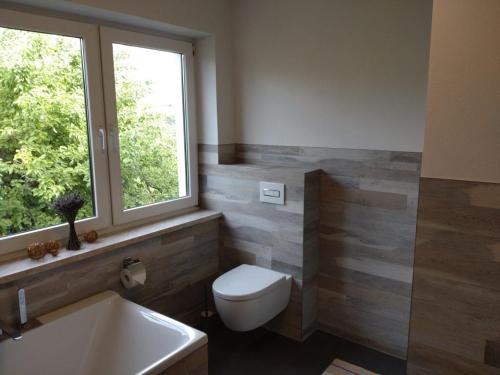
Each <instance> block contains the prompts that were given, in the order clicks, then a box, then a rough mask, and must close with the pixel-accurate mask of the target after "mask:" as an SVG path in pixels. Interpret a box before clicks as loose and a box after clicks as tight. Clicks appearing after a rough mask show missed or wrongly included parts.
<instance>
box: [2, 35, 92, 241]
mask: <svg viewBox="0 0 500 375" xmlns="http://www.w3.org/2000/svg"><path fill="white" fill-rule="evenodd" d="M83 72H84V71H83V67H82V47H81V40H80V39H79V38H72V37H65V36H59V35H51V34H43V33H36V32H29V31H22V30H15V29H7V28H0V237H2V236H7V235H9V234H14V233H19V232H23V231H29V230H33V229H38V228H43V227H47V226H50V225H54V224H59V223H61V219H60V218H59V217H58V216H57V215H56V214H55V213H54V211H53V210H52V202H53V200H54V199H55V198H56V197H57V196H59V195H62V194H66V193H68V192H70V191H78V192H79V193H80V194H81V195H82V197H83V198H84V199H85V202H86V203H85V206H84V207H83V208H82V210H81V211H80V213H79V216H78V218H79V219H81V218H86V217H91V216H94V204H93V192H92V188H91V186H92V183H91V175H92V173H91V170H90V166H91V163H90V157H89V142H88V131H87V116H86V103H85V87H84V76H83V74H84V73H83Z"/></svg>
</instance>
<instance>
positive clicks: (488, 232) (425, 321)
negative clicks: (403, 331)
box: [408, 178, 500, 375]
mask: <svg viewBox="0 0 500 375" xmlns="http://www.w3.org/2000/svg"><path fill="white" fill-rule="evenodd" d="M418 212H419V217H418V226H417V247H416V251H415V269H414V276H415V277H414V281H413V299H412V311H411V329H410V344H409V354H408V373H409V374H418V375H426V374H468V375H476V374H477V375H479V374H481V375H488V374H500V313H499V311H500V184H493V183H481V182H466V181H454V180H441V179H430V178H422V180H421V192H420V203H419V210H418Z"/></svg>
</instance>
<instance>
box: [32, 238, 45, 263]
mask: <svg viewBox="0 0 500 375" xmlns="http://www.w3.org/2000/svg"><path fill="white" fill-rule="evenodd" d="M45 254H47V249H46V247H45V244H44V243H42V242H34V243H32V244H31V245H29V246H28V256H29V257H30V258H31V259H35V260H37V259H42V258H43V257H44V256H45Z"/></svg>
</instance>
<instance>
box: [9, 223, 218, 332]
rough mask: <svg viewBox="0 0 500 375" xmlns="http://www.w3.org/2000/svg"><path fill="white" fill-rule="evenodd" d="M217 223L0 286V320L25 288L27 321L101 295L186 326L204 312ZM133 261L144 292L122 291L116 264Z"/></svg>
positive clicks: (12, 314) (13, 310) (12, 313)
mask: <svg viewBox="0 0 500 375" xmlns="http://www.w3.org/2000/svg"><path fill="white" fill-rule="evenodd" d="M218 252H219V221H218V220H217V219H216V220H211V221H208V222H205V223H200V224H195V225H193V226H191V227H187V228H184V229H181V230H179V231H175V232H172V233H168V234H165V235H163V236H159V237H155V238H152V239H149V240H146V241H143V242H140V243H138V244H135V245H130V246H126V247H124V248H123V249H119V250H115V251H112V252H110V253H108V254H104V255H101V256H96V257H94V258H90V259H88V260H84V261H81V262H78V263H74V264H71V265H65V266H62V267H59V268H56V269H53V270H50V271H47V272H42V273H39V274H37V275H35V276H31V277H27V278H25V279H20V280H17V281H14V282H10V283H7V284H3V285H0V317H2V320H4V319H5V320H12V321H15V319H17V289H18V288H25V290H26V300H27V304H28V314H29V316H30V317H32V318H33V317H37V316H40V315H41V314H44V313H47V312H50V311H53V310H55V309H58V308H60V307H63V306H66V305H68V304H71V303H73V302H76V301H79V300H81V299H83V298H86V297H89V296H91V295H94V294H96V293H99V292H102V291H104V290H114V291H116V292H118V293H120V294H122V295H125V296H126V297H127V298H129V299H130V300H132V301H134V302H137V303H140V304H141V305H144V306H146V307H149V308H151V309H153V310H156V311H158V312H160V313H163V314H166V315H168V316H171V317H173V318H176V319H178V320H181V321H183V322H186V323H188V324H194V323H196V322H197V319H198V318H199V316H200V313H201V311H202V310H203V306H204V286H205V285H207V286H208V287H209V290H211V281H212V280H213V278H214V277H215V276H216V275H217V272H218V266H219V261H218ZM126 257H133V258H139V259H140V260H141V261H142V262H143V263H144V264H145V266H146V269H147V278H148V279H147V282H146V284H145V285H144V286H138V287H136V288H134V289H130V290H125V289H124V288H123V287H122V285H121V283H120V277H119V274H120V270H121V268H122V261H123V259H124V258H126Z"/></svg>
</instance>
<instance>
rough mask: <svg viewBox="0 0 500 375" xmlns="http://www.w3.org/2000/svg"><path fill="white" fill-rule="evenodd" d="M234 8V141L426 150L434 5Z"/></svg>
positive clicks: (418, 1)
mask: <svg viewBox="0 0 500 375" xmlns="http://www.w3.org/2000/svg"><path fill="white" fill-rule="evenodd" d="M481 1H482V0H481ZM234 11H235V20H234V31H235V40H234V51H235V59H234V71H235V75H234V81H235V82H234V88H235V90H234V92H235V101H236V103H235V111H236V113H235V119H236V124H235V125H236V141H237V142H242V143H258V144H274V145H300V146H325V147H344V148H364V149H383V150H406V151H422V143H423V133H424V124H425V99H426V82H427V67H428V49H429V38H430V24H431V13H432V1H431V0H404V1H402V0H376V1H373V0H307V1H306V0H273V1H269V0H235V10H234Z"/></svg>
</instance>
